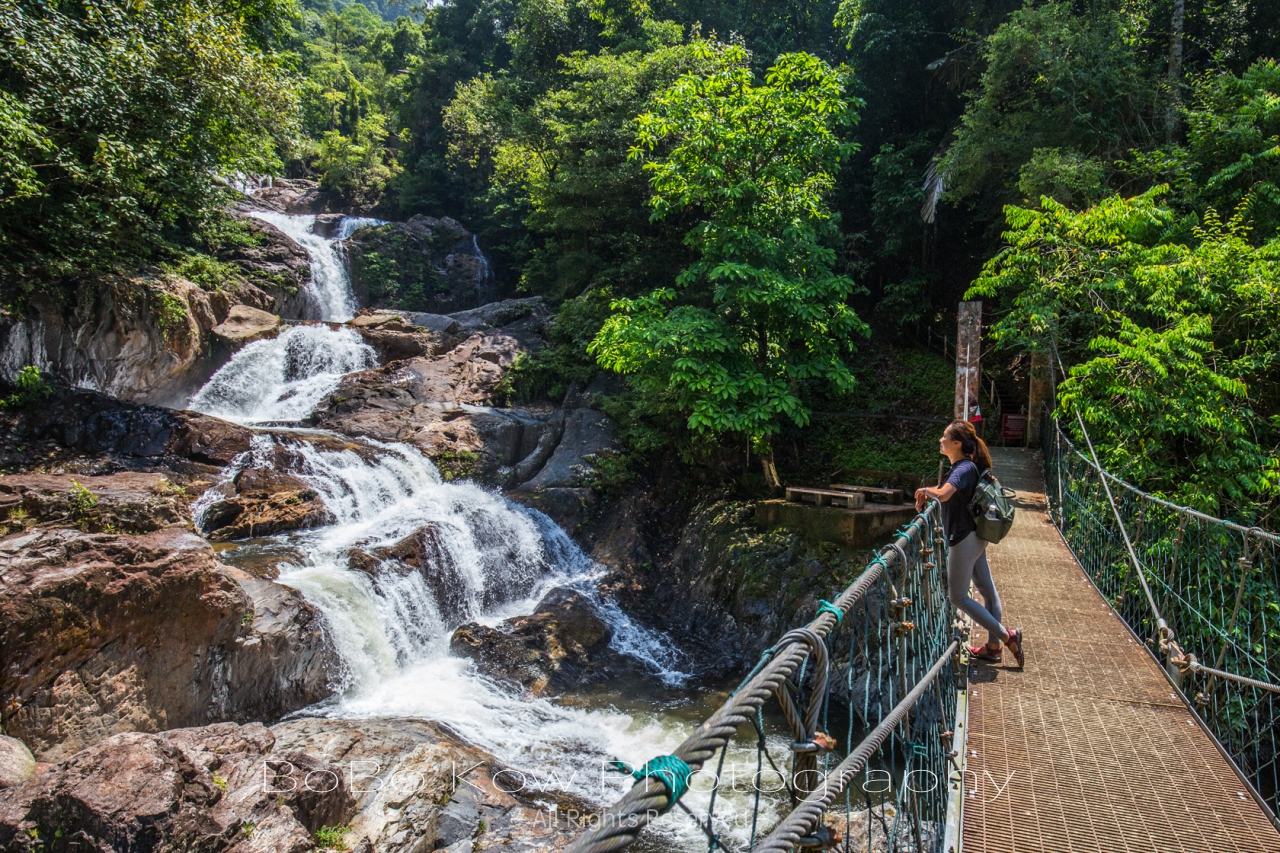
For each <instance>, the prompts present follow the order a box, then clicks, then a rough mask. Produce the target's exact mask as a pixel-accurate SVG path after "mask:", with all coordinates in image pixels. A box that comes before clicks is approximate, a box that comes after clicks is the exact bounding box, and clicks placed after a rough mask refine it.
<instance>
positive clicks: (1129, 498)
mask: <svg viewBox="0 0 1280 853" xmlns="http://www.w3.org/2000/svg"><path fill="white" fill-rule="evenodd" d="M1040 434H1041V441H1042V450H1043V453H1044V480H1045V493H1046V496H1047V498H1048V501H1049V507H1050V513H1051V515H1052V517H1053V520H1054V522H1055V523H1056V524H1057V526H1058V528H1059V529H1060V530H1061V531H1062V535H1063V538H1064V539H1065V540H1066V543H1067V545H1068V546H1069V547H1070V548H1071V550H1072V551H1073V552H1074V554H1075V556H1076V559H1077V560H1079V562H1080V565H1081V566H1083V567H1084V570H1085V572H1086V573H1088V575H1089V577H1090V578H1092V580H1093V582H1094V583H1095V584H1096V585H1097V587H1098V589H1099V590H1100V591H1101V592H1102V594H1103V595H1104V596H1105V597H1106V598H1107V601H1108V602H1109V603H1110V604H1111V606H1112V607H1114V608H1115V609H1116V611H1117V612H1118V613H1119V614H1120V615H1121V617H1123V618H1124V620H1125V621H1126V622H1127V623H1128V624H1129V626H1130V627H1131V628H1132V629H1133V631H1134V633H1136V634H1137V635H1138V636H1139V637H1141V638H1143V640H1144V641H1145V642H1146V643H1147V646H1148V648H1150V649H1151V650H1152V652H1153V654H1155V655H1156V657H1157V658H1163V660H1161V663H1162V664H1163V665H1164V666H1165V669H1166V671H1168V672H1169V674H1170V677H1171V678H1172V679H1173V681H1174V683H1175V684H1177V685H1178V686H1179V688H1180V689H1181V690H1182V692H1183V695H1184V698H1186V699H1187V700H1188V701H1189V703H1190V704H1191V705H1192V706H1193V707H1194V708H1195V710H1196V711H1197V712H1198V713H1199V715H1200V717H1201V719H1202V720H1203V721H1204V723H1205V725H1206V726H1207V727H1208V729H1209V730H1210V731H1211V732H1212V733H1213V734H1214V735H1215V736H1216V737H1217V738H1218V740H1219V742H1221V744H1222V745H1223V747H1224V749H1225V750H1226V752H1227V753H1228V754H1229V755H1230V756H1231V758H1232V760H1233V761H1234V762H1235V764H1236V766H1237V767H1238V768H1239V769H1240V771H1241V773H1242V774H1243V775H1244V776H1245V778H1247V779H1248V780H1249V781H1250V782H1251V784H1252V785H1253V787H1254V789H1255V791H1256V792H1257V793H1258V795H1259V796H1260V797H1261V799H1262V800H1263V801H1264V802H1265V803H1266V804H1267V805H1268V807H1269V808H1270V810H1271V812H1272V814H1273V815H1274V814H1275V813H1276V812H1277V811H1280V764H1278V763H1277V758H1278V756H1277V749H1278V747H1280V693H1277V692H1274V691H1273V690H1268V689H1266V688H1265V687H1264V686H1256V685H1250V684H1246V683H1242V682H1241V681H1239V680H1237V679H1236V678H1228V677H1223V676H1221V675H1217V674H1212V673H1208V672H1204V671H1196V670H1195V669H1194V668H1190V669H1189V668H1188V667H1187V666H1185V664H1184V665H1183V666H1181V667H1179V666H1177V665H1176V664H1177V661H1176V660H1171V659H1170V654H1169V653H1168V649H1162V647H1161V644H1160V642H1159V630H1158V626H1157V623H1156V616H1155V615H1154V614H1153V613H1152V612H1151V607H1150V605H1149V604H1148V602H1147V600H1146V598H1145V595H1144V593H1143V591H1142V588H1141V583H1140V581H1139V579H1138V576H1137V569H1136V568H1135V566H1134V565H1133V563H1132V561H1131V560H1130V558H1129V555H1128V553H1127V551H1126V548H1125V545H1124V541H1123V538H1122V534H1121V531H1120V529H1119V525H1118V524H1117V522H1116V511H1118V513H1119V515H1120V518H1121V519H1122V521H1123V524H1124V528H1125V529H1126V530H1127V531H1128V534H1129V537H1130V539H1131V541H1132V544H1133V548H1134V551H1135V553H1136V556H1137V560H1138V563H1139V564H1140V565H1141V567H1142V571H1143V573H1144V576H1145V578H1146V580H1147V584H1148V585H1149V586H1150V588H1151V591H1152V594H1153V596H1154V598H1155V602H1156V606H1157V607H1158V608H1159V612H1160V615H1161V616H1163V617H1164V620H1165V621H1166V622H1167V623H1168V625H1169V627H1170V629H1172V631H1173V633H1174V636H1175V637H1176V641H1177V645H1178V646H1179V647H1180V648H1181V649H1182V650H1183V651H1184V652H1187V653H1189V654H1193V655H1195V658H1196V660H1197V661H1198V662H1199V663H1200V664H1202V665H1203V666H1205V667H1210V668H1212V669H1217V670H1222V671H1223V672H1226V673H1230V674H1231V675H1233V676H1242V677H1244V678H1249V679H1254V680H1256V681H1258V682H1261V683H1262V684H1264V685H1265V684H1270V685H1276V684H1280V537H1277V536H1276V535H1275V534H1274V533H1270V532H1267V531H1265V530H1261V529H1259V528H1256V527H1255V528H1249V527H1243V526H1241V525H1238V524H1234V523H1232V522H1228V521H1223V520H1221V519H1217V518H1213V517H1211V516H1208V515H1205V514H1203V513H1199V512H1196V511H1194V510H1191V509H1188V508H1186V507H1180V506H1177V505H1176V504H1172V503H1169V502H1168V501H1165V500H1161V499H1160V498H1157V497H1154V496H1152V495H1149V494H1147V493H1145V492H1143V491H1141V490H1139V489H1137V488H1135V487H1133V486H1131V485H1129V484H1128V483H1125V482H1124V481H1122V480H1120V479H1118V478H1116V477H1114V476H1113V475H1111V474H1110V473H1108V472H1106V471H1104V470H1102V469H1101V468H1099V467H1098V466H1097V465H1095V464H1094V462H1093V460H1092V459H1090V458H1089V457H1088V456H1086V455H1085V454H1084V453H1082V452H1080V450H1078V449H1077V448H1076V447H1075V445H1074V444H1072V443H1071V441H1070V439H1069V438H1068V437H1067V436H1066V435H1065V434H1064V433H1063V432H1062V430H1061V428H1060V427H1059V426H1058V423H1057V421H1056V420H1054V419H1053V418H1052V417H1051V416H1049V415H1048V414H1045V415H1044V422H1043V425H1042V429H1041V433H1040ZM1104 477H1105V478H1106V479H1107V482H1108V483H1109V485H1110V488H1111V492H1112V495H1113V496H1114V499H1115V510H1116V511H1113V510H1112V507H1111V505H1110V501H1109V499H1108V497H1107V494H1106V491H1105V490H1104V488H1103V478H1104Z"/></svg>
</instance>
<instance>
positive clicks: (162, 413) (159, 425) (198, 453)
mask: <svg viewBox="0 0 1280 853" xmlns="http://www.w3.org/2000/svg"><path fill="white" fill-rule="evenodd" d="M0 435H3V436H6V437H7V439H8V442H9V443H10V444H11V445H17V446H13V447H12V448H11V449H10V448H3V451H8V452H6V453H5V455H9V456H10V459H12V460H13V461H10V459H5V460H4V461H5V464H15V463H16V464H19V465H21V464H22V461H21V460H23V459H24V458H29V457H25V454H24V453H23V451H22V450H21V448H23V447H26V446H27V445H30V444H33V443H36V442H50V443H52V444H53V445H56V446H57V447H58V448H61V449H62V450H64V451H67V452H74V453H76V454H80V455H85V456H108V457H111V458H112V459H114V460H116V462H117V466H118V467H117V468H116V470H120V468H123V467H130V468H136V467H143V466H154V467H161V468H167V469H169V470H178V471H180V470H195V471H196V472H198V473H204V474H209V473H211V469H210V468H209V467H207V466H218V467H222V466H225V465H228V464H230V462H231V461H232V460H233V459H235V457H236V456H238V455H239V454H241V453H243V452H245V451H246V450H248V449H249V442H250V440H251V439H252V438H253V432H252V431H251V430H248V429H245V428H244V427H241V426H237V425H236V424H232V423H228V422H227V421H223V420H219V419H218V418H215V417H211V416H209V415H202V414H199V413H197V412H175V411H172V410H170V409H161V408H158V407H155V406H147V405H142V404H139V403H131V402H127V401H124V400H117V399H113V398H111V397H108V396H106V395H105V394H100V393H97V392H95V391H85V390H81V389H69V388H66V387H64V386H56V387H55V389H54V391H53V394H52V396H51V397H49V398H48V399H46V400H42V401H41V402H40V403H39V404H38V405H31V406H21V407H5V408H3V409H0ZM3 451H0V452H3ZM13 451H17V453H13ZM10 454H12V455H10ZM19 454H22V455H19ZM187 462H194V463H197V464H196V466H195V468H194V469H193V468H192V466H190V465H187V464H185V463H187ZM200 466H205V467H203V468H201V467H200Z"/></svg>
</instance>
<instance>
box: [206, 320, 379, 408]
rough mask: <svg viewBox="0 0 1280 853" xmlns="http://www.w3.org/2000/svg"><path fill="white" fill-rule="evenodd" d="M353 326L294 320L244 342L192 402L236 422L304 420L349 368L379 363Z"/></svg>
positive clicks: (355, 369) (359, 368)
mask: <svg viewBox="0 0 1280 853" xmlns="http://www.w3.org/2000/svg"><path fill="white" fill-rule="evenodd" d="M377 363H378V360H377V356H376V355H375V354H374V351H373V348H372V347H370V346H369V345H368V344H366V343H365V342H364V340H363V339H362V338H361V337H360V335H359V333H357V332H356V331H355V330H353V329H331V328H329V327H328V326H289V327H288V328H286V329H285V330H284V331H282V332H281V333H280V335H279V336H278V337H275V338H272V339H269V340H263V341H254V342H253V343H251V344H248V345H247V346H245V347H243V348H242V349H241V350H240V351H239V352H237V353H236V354H235V355H234V356H232V357H231V361H229V362H227V363H226V364H225V365H223V366H222V368H221V369H220V370H218V372H217V373H215V374H213V376H212V377H210V379H209V381H208V382H206V383H205V385H204V387H203V388H201V389H200V390H199V391H197V392H196V394H195V396H194V397H192V398H191V402H190V403H188V404H187V408H190V409H194V410H196V411H198V412H204V413H206V414H210V415H216V416H217V417H220V418H223V419H224V420H229V421H235V422H236V423H271V422H279V421H300V420H302V419H304V418H306V417H307V416H309V415H310V414H311V412H312V410H314V409H315V407H316V406H317V405H318V404H319V403H320V401H321V400H323V399H324V398H325V397H327V396H328V395H329V394H330V393H332V392H333V390H334V389H335V388H337V387H338V383H339V382H340V381H342V377H343V375H344V374H347V373H352V372H353V371H357V370H367V369H368V368H371V367H376V366H377Z"/></svg>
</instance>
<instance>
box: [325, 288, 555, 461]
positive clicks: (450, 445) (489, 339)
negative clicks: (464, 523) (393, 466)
mask: <svg viewBox="0 0 1280 853" xmlns="http://www.w3.org/2000/svg"><path fill="white" fill-rule="evenodd" d="M526 302H527V303H528V304H526V306H525V308H524V309H521V310H522V311H525V310H530V311H534V313H529V314H525V316H523V318H522V319H520V320H518V321H516V322H514V323H512V324H509V325H507V326H503V327H499V328H493V329H487V330H485V331H476V332H474V333H472V334H471V335H469V336H468V337H467V338H466V339H465V340H463V341H462V342H461V343H459V344H458V345H457V346H454V347H453V348H452V349H449V350H448V351H447V352H443V353H441V354H439V355H431V356H426V355H423V356H416V357H413V358H409V359H407V360H404V361H400V362H396V363H394V364H390V365H387V366H385V367H381V368H377V369H375V370H366V371H363V372H361V373H355V374H351V375H349V376H347V377H345V378H344V379H343V381H342V384H341V385H340V386H339V387H338V389H337V390H336V391H335V392H334V393H333V395H332V396H330V397H329V398H328V399H327V400H326V401H324V402H323V403H321V404H320V406H319V407H317V409H316V413H315V420H316V423H317V425H318V426H320V427H322V428H325V429H331V430H334V431H336V432H341V433H345V434H347V435H363V436H370V437H372V438H377V439H379V440H382V441H400V442H405V443H409V444H413V445H415V446H417V447H418V448H419V449H421V450H422V451H423V452H424V453H426V454H427V455H428V456H430V457H431V458H432V459H433V460H435V462H436V464H437V466H438V467H440V469H441V471H442V473H444V474H445V475H446V476H447V477H449V478H457V477H468V476H476V477H479V478H481V479H485V480H489V481H494V482H497V481H500V480H503V478H504V477H505V476H508V475H509V471H503V469H509V468H511V467H512V466H514V465H515V464H516V463H517V462H519V461H520V460H521V459H523V458H524V457H525V456H526V455H527V454H528V453H529V452H530V451H531V450H533V449H534V447H535V446H536V444H537V441H538V438H539V437H540V436H541V434H542V432H543V430H544V429H545V426H546V418H547V417H548V416H549V414H550V412H545V413H542V412H534V411H531V410H515V409H500V408H495V407H494V406H493V405H492V404H493V403H496V402H505V401H504V400H499V399H497V398H498V397H499V396H500V395H501V390H502V387H501V386H502V381H503V379H504V377H505V376H506V372H507V370H508V369H509V368H510V367H511V365H512V364H513V363H514V362H515V359H516V357H517V356H518V355H520V354H521V353H527V352H532V351H534V350H536V349H537V348H538V347H540V346H541V345H542V339H541V337H540V331H539V330H540V328H541V327H540V325H539V324H540V323H542V322H544V321H545V313H539V311H541V310H542V309H541V307H540V306H541V303H540V302H532V301H526ZM370 322H373V321H370ZM453 322H456V321H453Z"/></svg>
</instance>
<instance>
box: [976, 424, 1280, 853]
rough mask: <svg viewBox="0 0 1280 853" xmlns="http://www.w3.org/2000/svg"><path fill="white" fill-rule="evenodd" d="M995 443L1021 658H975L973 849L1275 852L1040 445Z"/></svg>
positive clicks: (1000, 570)
mask: <svg viewBox="0 0 1280 853" xmlns="http://www.w3.org/2000/svg"><path fill="white" fill-rule="evenodd" d="M992 451H993V457H994V464H995V470H996V474H997V476H999V477H1000V479H1001V482H1002V483H1004V485H1006V486H1008V487H1009V488H1011V489H1015V490H1016V491H1017V492H1018V519H1017V522H1016V523H1015V524H1014V527H1013V530H1012V531H1010V533H1009V536H1008V537H1007V538H1006V539H1005V540H1004V541H1003V542H1001V543H1000V544H999V545H995V546H992V547H990V548H988V550H987V556H988V559H989V561H990V563H991V569H992V573H993V574H994V575H995V580H996V587H997V589H998V590H999V591H1000V595H1001V600H1002V603H1003V605H1004V613H1005V622H1006V624H1007V625H1010V626H1012V627H1021V628H1022V629H1023V630H1024V632H1025V633H1026V636H1027V640H1026V643H1025V644H1024V648H1025V649H1026V667H1025V669H1023V670H1021V671H1019V670H1017V669H1016V668H1015V664H1014V662H1013V657H1012V655H1010V654H1008V653H1007V652H1006V654H1005V660H1004V662H1003V663H1002V664H987V663H981V662H976V663H974V664H972V665H971V666H970V669H969V691H970V692H969V697H968V701H969V705H968V707H969V711H968V716H969V730H968V739H967V741H968V742H967V747H966V749H967V752H966V768H965V769H966V774H965V791H964V809H963V823H962V853H984V851H985V853H1032V852H1033V851H1045V853H1050V851H1052V852H1053V853H1057V851H1071V853H1084V851H1100V853H1121V851H1135V853H1137V851H1141V853H1166V851H1189V853H1210V851H1213V853H1219V851H1242V853H1244V851H1247V853H1268V852H1269V851H1280V833H1278V832H1277V831H1276V829H1275V828H1274V827H1273V826H1272V824H1271V823H1270V821H1269V820H1268V818H1267V816H1266V814H1265V813H1264V812H1263V810H1262V809H1261V807H1260V806H1259V805H1258V804H1257V803H1256V802H1255V801H1254V799H1253V798H1252V797H1251V796H1249V794H1248V793H1247V788H1246V786H1245V785H1244V783H1243V782H1241V781H1240V778H1239V777H1238V776H1237V774H1236V773H1235V771H1234V769H1233V767H1232V766H1231V764H1230V763H1229V762H1228V761H1227V759H1226V758H1225V757H1223V755H1222V754H1221V753H1220V752H1219V751H1218V749H1217V747H1216V746H1215V744H1214V742H1213V740H1212V738H1211V737H1210V736H1209V735H1208V734H1207V733H1206V732H1205V731H1204V730H1203V729H1202V728H1201V727H1200V726H1199V725H1198V724H1197V723H1196V722H1195V720H1194V719H1193V718H1192V716H1191V714H1190V713H1189V712H1188V710H1187V708H1186V706H1185V705H1184V704H1183V703H1182V701H1181V700H1180V699H1179V698H1178V697H1177V695H1176V694H1175V693H1174V692H1173V688H1172V687H1171V686H1170V684H1169V682H1168V680H1167V679H1166V678H1165V676H1164V672H1163V670H1162V669H1161V667H1160V666H1159V664H1157V662H1156V661H1155V659H1154V658H1153V657H1152V656H1151V655H1150V654H1149V653H1148V652H1147V651H1146V649H1145V648H1144V647H1143V646H1142V645H1141V643H1140V642H1139V641H1138V640H1135V639H1134V636H1133V634H1132V633H1131V632H1130V630H1129V628H1128V627H1127V626H1126V625H1125V623H1124V622H1123V621H1122V620H1121V619H1120V617H1119V616H1117V615H1116V614H1115V613H1114V611H1112V609H1111V608H1110V607H1109V606H1108V605H1107V603H1106V601H1105V600H1104V599H1103V597H1102V595H1101V594H1099V592H1098V591H1097V590H1096V589H1095V588H1094V586H1093V585H1092V584H1091V583H1090V581H1089V580H1088V578H1087V577H1086V575H1085V573H1084V571H1083V570H1082V569H1081V567H1080V565H1079V564H1078V563H1077V562H1076V560H1075V558H1074V557H1073V556H1072V554H1071V552H1070V550H1069V549H1068V548H1067V546H1066V545H1065V544H1064V543H1063V541H1062V538H1061V537H1060V536H1059V535H1058V532H1057V529H1056V528H1055V527H1054V525H1053V523H1052V522H1051V521H1050V519H1049V516H1048V514H1047V512H1046V504H1045V498H1044V494H1043V488H1044V487H1043V485H1042V480H1041V474H1040V463H1039V455H1038V454H1037V453H1035V452H1033V451H1023V450H1016V449H1004V448H993V449H992ZM982 634H984V632H983V631H982V630H981V629H978V630H977V631H976V632H975V635H977V636H975V641H980V640H983V639H985V637H983V636H981V635H982Z"/></svg>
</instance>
